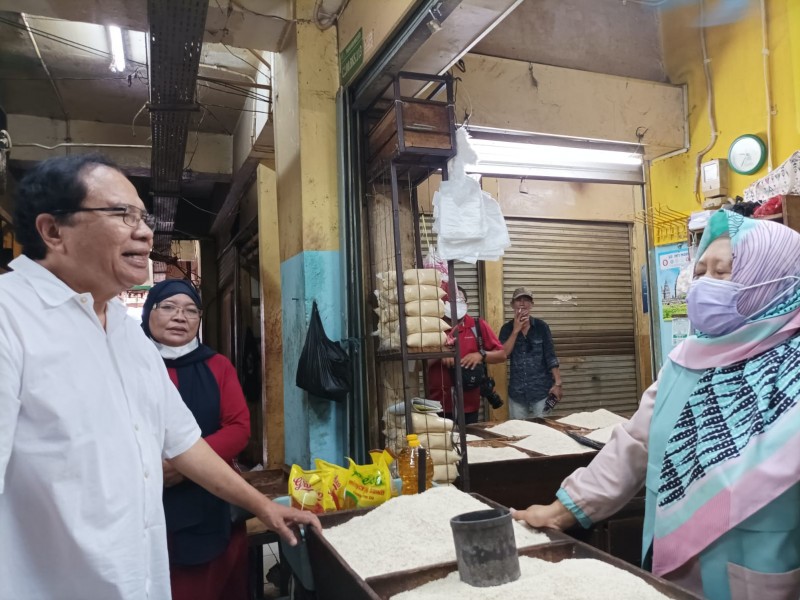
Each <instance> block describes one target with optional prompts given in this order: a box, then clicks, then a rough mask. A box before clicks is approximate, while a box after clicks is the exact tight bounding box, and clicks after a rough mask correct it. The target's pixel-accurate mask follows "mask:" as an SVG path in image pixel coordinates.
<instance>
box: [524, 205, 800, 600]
mask: <svg viewBox="0 0 800 600" xmlns="http://www.w3.org/2000/svg"><path fill="white" fill-rule="evenodd" d="M694 275H695V278H694V281H693V283H692V287H691V289H690V292H689V296H688V298H687V302H688V305H689V317H690V321H691V322H692V325H693V327H694V329H695V330H696V332H697V333H696V335H693V336H690V337H689V338H688V339H687V340H686V341H685V342H684V343H683V344H681V345H680V346H679V347H677V348H676V349H675V350H674V351H673V352H672V353H671V354H670V356H669V359H668V360H667V361H666V364H665V365H664V367H663V369H662V370H661V373H660V374H659V378H658V381H657V382H656V383H655V384H653V386H651V387H650V388H649V389H648V390H647V392H645V394H644V396H643V398H642V401H641V404H640V408H639V410H638V411H637V412H636V414H635V415H634V416H633V417H632V418H631V420H630V422H629V423H627V424H625V425H623V426H620V427H617V428H616V429H615V431H614V433H613V435H612V437H611V440H610V442H609V443H608V444H606V446H605V448H604V449H603V450H602V451H601V452H600V453H599V454H598V455H597V457H595V459H594V460H593V461H592V463H591V464H590V465H589V467H587V468H586V469H579V470H578V471H576V472H575V473H573V474H572V475H571V476H570V477H568V478H567V479H566V480H565V481H564V482H563V484H562V487H561V489H560V490H559V492H558V494H557V498H558V500H557V501H556V502H555V503H553V504H551V505H549V506H546V507H539V506H533V507H530V508H529V509H527V510H526V511H520V512H517V513H515V517H517V518H522V519H525V520H526V521H527V522H529V523H530V524H532V525H534V526H543V525H547V526H553V527H559V528H564V527H568V526H570V525H571V524H573V523H575V522H576V521H577V522H579V523H580V524H582V525H584V526H587V527H588V526H590V525H591V524H592V523H595V522H597V521H599V520H602V519H605V518H607V517H609V516H611V515H612V514H613V513H614V512H616V511H617V510H619V509H620V508H622V507H623V506H624V505H625V504H626V503H627V502H628V501H629V500H630V499H631V498H632V497H633V496H634V495H635V494H636V493H637V492H638V490H639V489H641V486H642V485H644V486H645V488H646V508H645V522H644V538H643V545H642V550H643V563H644V565H645V566H647V567H649V568H652V570H653V572H654V573H655V574H657V575H660V576H662V577H665V578H667V579H670V580H672V581H675V582H677V583H679V584H681V585H684V586H685V587H687V588H690V589H692V590H694V591H696V592H698V593H701V594H702V595H704V596H705V597H707V598H710V599H712V600H728V599H744V598H749V599H752V600H772V599H781V600H790V599H791V600H797V598H800V485H798V482H800V406H798V400H800V336H798V333H799V332H800V285H798V283H799V282H800V234H798V233H796V232H794V231H792V230H790V229H789V228H787V227H784V226H783V225H780V224H777V223H773V222H768V221H760V220H753V219H747V218H744V217H742V216H740V215H738V214H735V213H731V212H728V211H724V210H722V211H718V212H717V213H715V214H714V215H713V216H712V218H711V219H710V222H709V226H708V228H707V229H706V231H705V233H704V235H703V238H702V240H701V243H700V247H699V249H698V257H697V263H696V265H695V273H694Z"/></svg>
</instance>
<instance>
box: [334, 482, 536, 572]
mask: <svg viewBox="0 0 800 600" xmlns="http://www.w3.org/2000/svg"><path fill="white" fill-rule="evenodd" d="M487 508H490V507H487V505H485V504H484V503H483V502H481V501H479V500H476V499H475V498H473V497H472V496H470V495H469V494H465V493H464V492H462V491H460V490H458V489H456V488H453V487H436V488H431V489H429V490H427V491H426V492H424V493H422V494H414V495H412V496H398V497H397V498H392V499H391V500H389V501H388V502H385V503H384V504H381V505H380V506H378V507H377V508H375V509H374V510H371V511H370V512H368V513H366V514H365V515H363V516H360V517H355V518H353V519H350V520H349V521H348V522H347V523H343V524H342V525H338V526H336V527H331V528H330V529H326V530H325V531H324V532H323V534H324V536H325V538H326V539H327V540H328V542H329V543H330V544H331V545H332V546H333V547H334V548H335V549H336V551H337V552H338V553H339V554H340V555H341V557H342V558H343V559H344V561H345V562H346V563H348V564H349V565H350V567H351V568H352V569H353V570H354V571H355V572H356V573H358V574H359V575H360V576H361V577H362V578H364V579H366V578H367V577H375V576H377V575H386V574H387V573H396V572H398V571H405V570H408V569H419V568H422V567H427V566H430V565H435V564H440V563H446V562H455V560H456V552H455V546H454V544H453V533H452V530H451V528H450V519H452V518H453V517H455V516H457V515H460V514H463V513H467V512H472V511H476V510H485V509H487ZM514 537H515V538H516V543H517V547H518V548H525V547H527V546H536V545H539V544H546V543H548V542H549V541H550V539H549V538H548V537H547V535H545V534H544V533H540V532H538V531H534V530H532V529H530V528H528V527H526V526H524V525H522V524H520V523H517V522H514Z"/></svg>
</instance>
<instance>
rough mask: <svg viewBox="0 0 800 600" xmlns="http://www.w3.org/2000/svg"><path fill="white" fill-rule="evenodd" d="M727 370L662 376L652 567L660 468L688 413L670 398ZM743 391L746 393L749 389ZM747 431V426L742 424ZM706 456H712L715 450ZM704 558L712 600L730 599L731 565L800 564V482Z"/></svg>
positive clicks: (675, 370)
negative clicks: (677, 426) (675, 429)
mask: <svg viewBox="0 0 800 600" xmlns="http://www.w3.org/2000/svg"><path fill="white" fill-rule="evenodd" d="M795 347H797V346H796V345H795ZM750 362H752V360H751V361H750ZM722 370H723V369H717V370H715V369H709V370H708V371H697V370H690V369H685V368H683V367H680V366H678V365H676V364H675V363H673V362H671V361H668V362H667V364H666V365H665V366H664V369H663V370H662V372H661V374H660V376H659V388H658V394H657V396H656V402H655V408H654V411H653V417H652V420H651V426H650V436H649V444H648V469H647V478H646V484H645V485H646V503H645V518H644V532H643V539H642V565H643V567H645V568H649V562H650V560H649V559H650V551H651V548H652V542H653V539H654V535H655V516H656V507H657V505H658V490H659V487H660V486H661V473H662V469H661V466H662V463H663V462H664V460H663V459H664V456H665V453H666V449H667V446H668V442H669V441H670V438H672V434H673V428H672V424H674V423H675V422H676V421H678V419H679V418H680V417H681V415H682V412H683V410H682V409H683V407H682V406H681V403H680V402H671V403H670V402H669V401H668V399H670V398H681V397H687V396H692V395H693V392H694V391H695V390H696V389H697V388H698V387H699V382H700V381H701V380H704V379H706V378H707V377H708V376H709V372H712V373H713V372H714V371H722ZM795 370H796V369H795ZM743 395H745V396H746V395H748V393H744V394H743ZM751 410H753V408H751ZM740 412H741V411H740ZM767 419H769V417H767ZM735 421H738V419H735ZM742 431H744V432H746V431H748V429H747V428H743V429H742ZM707 456H713V453H709V454H708V455H707ZM562 501H563V500H562ZM573 514H574V511H573ZM699 560H700V572H701V578H702V582H703V594H704V596H705V597H707V598H709V600H729V599H730V597H731V592H730V583H729V574H728V564H729V563H732V564H735V565H740V566H743V567H745V568H747V569H751V570H754V571H759V572H762V573H785V572H788V571H791V570H793V569H796V568H800V485H797V484H796V485H794V486H792V487H791V488H790V489H789V490H787V491H786V492H784V493H783V494H782V495H780V496H779V497H778V498H776V499H775V500H773V501H772V502H770V503H769V504H768V505H766V506H765V507H763V508H762V509H761V510H759V511H758V512H756V513H755V514H754V515H752V516H751V517H749V518H748V519H746V520H745V521H743V522H742V523H740V524H739V525H738V526H736V527H735V528H733V529H731V530H729V531H728V532H726V533H725V534H723V535H722V536H721V537H720V538H719V539H717V540H716V541H715V542H714V543H712V544H711V545H710V546H709V547H708V548H706V549H705V550H704V551H703V552H701V553H700V555H699Z"/></svg>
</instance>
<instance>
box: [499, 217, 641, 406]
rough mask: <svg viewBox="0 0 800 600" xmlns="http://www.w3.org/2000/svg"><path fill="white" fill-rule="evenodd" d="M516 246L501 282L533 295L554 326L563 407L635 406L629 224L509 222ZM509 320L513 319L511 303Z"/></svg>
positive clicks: (509, 252)
mask: <svg viewBox="0 0 800 600" xmlns="http://www.w3.org/2000/svg"><path fill="white" fill-rule="evenodd" d="M506 221H507V223H508V229H509V234H510V236H511V248H509V249H508V250H506V254H505V257H504V259H503V287H504V292H505V298H507V299H510V298H511V295H512V293H513V291H514V289H515V288H517V287H520V286H525V287H528V288H530V289H531V291H532V292H533V294H534V302H535V305H534V307H533V313H534V316H536V317H538V318H541V319H544V321H546V322H547V324H548V325H549V326H550V329H551V331H552V332H553V339H554V342H555V347H556V354H557V355H558V358H559V361H560V362H561V373H562V377H563V381H564V400H563V402H561V403H560V404H559V405H558V407H557V412H559V413H562V414H563V413H571V412H575V411H579V410H595V409H597V408H600V407H603V408H606V409H608V410H611V411H614V412H623V413H626V412H631V411H633V410H635V409H636V407H637V405H638V396H637V386H636V356H635V345H634V340H635V333H634V332H635V329H634V308H633V287H632V282H631V240H630V229H629V226H628V225H627V224H615V223H608V224H606V223H578V222H564V221H536V220H528V219H513V218H509V219H507V220H506ZM505 318H506V320H508V319H511V318H512V311H511V307H510V305H509V303H508V301H506V305H505Z"/></svg>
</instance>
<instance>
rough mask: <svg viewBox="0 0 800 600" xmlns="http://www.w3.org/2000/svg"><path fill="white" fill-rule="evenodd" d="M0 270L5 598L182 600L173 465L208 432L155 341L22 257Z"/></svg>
mask: <svg viewBox="0 0 800 600" xmlns="http://www.w3.org/2000/svg"><path fill="white" fill-rule="evenodd" d="M11 267H12V268H13V269H14V272H12V273H9V274H6V275H2V276H0V599H2V600H37V599H40V598H41V599H48V600H50V599H64V600H94V599H97V600H115V599H118V598H119V599H121V598H125V599H136V600H141V599H145V598H153V599H156V600H161V599H165V598H169V597H170V586H169V562H168V557H167V543H166V530H165V525H164V511H163V507H162V503H161V494H162V470H161V459H162V457H164V458H172V457H174V456H177V455H179V454H181V453H183V452H185V451H186V450H188V449H189V448H190V447H191V446H192V445H193V444H194V443H195V442H197V440H198V439H199V438H200V430H199V428H198V427H197V423H196V422H195V420H194V418H193V417H192V414H191V413H190V412H189V410H188V409H187V408H186V405H185V404H184V403H183V401H182V400H181V397H180V395H179V394H178V392H177V390H176V388H175V386H174V385H173V384H172V382H171V381H170V379H169V376H168V375H167V371H166V368H165V367H164V363H163V361H162V360H161V357H160V356H159V354H158V351H157V350H156V348H155V346H154V345H153V344H152V342H150V340H148V339H147V338H146V337H145V336H144V334H143V332H142V331H141V329H140V327H139V325H138V324H137V323H136V322H135V321H134V320H133V319H131V318H130V317H128V316H127V315H126V312H125V307H124V306H123V305H122V303H120V302H118V301H116V300H114V301H112V302H109V303H108V308H107V311H106V328H105V329H103V327H102V326H101V324H100V321H99V319H98V318H97V315H96V314H95V313H94V309H93V305H94V300H93V299H92V297H91V295H90V294H78V293H76V292H75V291H73V290H72V289H70V288H69V287H68V286H67V285H66V284H64V283H63V282H62V281H61V280H59V279H58V278H56V277H55V276H54V275H53V274H52V273H50V271H48V270H47V269H45V268H44V267H42V266H41V265H39V264H38V263H36V262H34V261H32V260H30V259H28V258H26V257H19V258H17V259H15V260H14V261H13V262H12V263H11Z"/></svg>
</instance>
